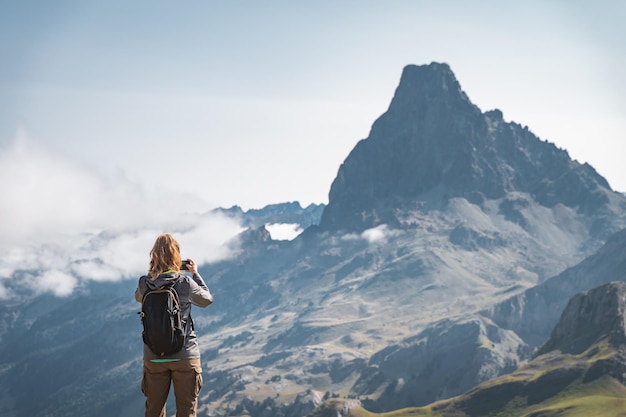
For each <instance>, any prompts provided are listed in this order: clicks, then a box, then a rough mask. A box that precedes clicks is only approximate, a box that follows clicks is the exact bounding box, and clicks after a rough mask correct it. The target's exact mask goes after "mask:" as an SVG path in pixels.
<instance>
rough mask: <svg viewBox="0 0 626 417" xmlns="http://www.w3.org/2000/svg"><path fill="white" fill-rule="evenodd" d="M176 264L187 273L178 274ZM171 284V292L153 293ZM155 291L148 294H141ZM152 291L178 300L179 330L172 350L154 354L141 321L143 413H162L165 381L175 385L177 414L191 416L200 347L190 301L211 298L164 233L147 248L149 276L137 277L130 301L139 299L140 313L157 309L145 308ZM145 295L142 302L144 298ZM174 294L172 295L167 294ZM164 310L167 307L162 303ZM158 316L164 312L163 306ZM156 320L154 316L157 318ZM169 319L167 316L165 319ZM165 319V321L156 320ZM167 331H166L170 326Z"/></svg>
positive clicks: (161, 416) (152, 416)
mask: <svg viewBox="0 0 626 417" xmlns="http://www.w3.org/2000/svg"><path fill="white" fill-rule="evenodd" d="M181 267H182V268H183V269H185V270H186V271H187V272H188V273H190V274H191V276H189V275H188V274H184V273H181V271H180V270H181ZM168 288H171V289H173V291H171V290H168V291H165V292H164V291H155V290H159V289H161V290H163V289H168ZM151 291H155V292H154V293H153V294H152V295H146V294H147V293H150V292H151ZM155 293H161V294H165V293H167V294H166V295H167V296H170V297H171V295H172V294H176V296H177V298H178V300H176V301H177V302H178V303H179V304H180V317H179V318H178V319H179V322H181V323H182V326H181V328H182V329H183V330H182V332H181V331H179V334H182V335H184V339H182V338H181V343H179V346H177V347H174V348H173V350H174V351H175V350H177V349H180V350H178V351H176V352H174V353H171V352H172V350H167V351H165V352H160V353H159V352H156V353H155V352H153V351H152V349H151V348H150V347H149V346H148V345H147V344H146V340H147V339H148V340H149V339H150V337H149V335H146V333H150V332H151V330H150V329H148V328H147V321H144V322H143V323H144V349H143V379H142V382H141V390H142V392H143V393H144V395H145V396H146V413H145V416H146V417H165V408H166V407H165V403H166V401H167V396H168V393H169V390H170V384H172V383H173V385H174V394H175V397H176V416H177V417H192V416H195V415H196V409H197V406H198V395H199V394H200V389H201V388H202V367H201V364H200V349H199V348H198V339H197V336H196V332H195V329H194V326H193V321H192V319H191V305H192V304H194V305H197V306H199V307H207V306H208V305H209V304H211V303H212V302H213V296H212V295H211V292H210V291H209V288H208V287H207V285H206V284H205V282H204V280H203V279H202V277H201V276H200V274H199V273H198V267H197V265H196V263H195V262H194V261H193V259H187V260H185V261H183V260H181V257H180V246H179V244H178V242H177V241H176V240H175V239H174V237H172V235H170V234H169V233H166V234H162V235H160V236H158V237H157V239H156V241H155V242H154V246H153V247H152V250H151V251H150V270H149V274H148V275H144V276H142V277H141V278H139V284H138V285H137V290H136V291H135V299H136V300H137V301H139V302H140V303H142V312H141V313H139V314H141V316H142V321H143V320H144V316H149V315H150V311H152V312H153V311H162V310H158V308H159V306H158V305H157V306H156V309H155V308H153V309H152V310H146V308H147V307H146V303H147V302H148V301H147V300H148V299H151V302H152V303H153V304H154V300H156V299H157V298H158V297H156V296H154V294H155ZM144 296H145V299H146V301H144ZM171 298H176V297H171ZM166 308H167V307H166ZM163 315H168V313H167V309H166V310H165V313H163ZM157 319H158V317H157ZM168 319H169V317H168ZM161 321H164V320H161ZM170 330H171V329H170Z"/></svg>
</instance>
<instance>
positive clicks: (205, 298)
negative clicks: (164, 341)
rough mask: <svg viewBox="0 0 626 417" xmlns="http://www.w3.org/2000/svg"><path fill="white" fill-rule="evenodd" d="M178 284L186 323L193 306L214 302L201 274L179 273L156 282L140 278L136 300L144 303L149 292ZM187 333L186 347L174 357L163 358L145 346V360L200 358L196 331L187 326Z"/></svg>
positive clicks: (148, 278) (202, 305) (165, 275)
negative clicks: (170, 284)
mask: <svg viewBox="0 0 626 417" xmlns="http://www.w3.org/2000/svg"><path fill="white" fill-rule="evenodd" d="M171 282H176V283H175V284H174V289H175V290H176V292H177V293H178V298H179V300H180V308H181V318H182V320H183V321H184V322H188V321H189V318H190V315H191V305H192V304H193V305H196V306H198V307H207V306H208V305H210V304H211V303H212V302H213V295H212V294H211V291H209V287H207V285H206V284H205V283H204V280H203V279H202V277H201V276H200V274H193V276H191V277H190V276H188V275H185V274H181V273H178V272H166V273H163V274H161V275H159V276H158V277H157V278H156V279H155V280H152V278H151V277H150V276H149V275H144V276H142V277H141V278H139V283H138V284H137V290H136V291H135V300H137V301H138V302H140V303H141V302H142V300H143V296H144V294H145V293H146V292H148V290H149V289H150V290H151V289H156V288H159V287H162V286H163V285H166V284H169V283H171ZM186 329H187V333H186V338H185V346H183V348H182V349H181V350H180V352H177V353H175V354H173V355H170V356H167V357H165V358H161V357H159V356H157V355H156V354H155V353H154V352H152V351H151V350H150V348H149V347H148V346H146V345H145V344H144V346H143V358H144V360H153V359H157V358H158V359H195V358H199V357H200V348H199V347H198V338H197V335H196V331H195V329H194V328H193V326H191V325H187V326H186Z"/></svg>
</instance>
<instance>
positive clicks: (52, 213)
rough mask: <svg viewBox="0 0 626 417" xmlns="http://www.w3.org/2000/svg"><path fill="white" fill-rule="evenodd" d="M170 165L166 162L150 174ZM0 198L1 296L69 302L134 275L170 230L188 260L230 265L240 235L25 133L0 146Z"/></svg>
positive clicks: (185, 198) (168, 196)
mask: <svg viewBox="0 0 626 417" xmlns="http://www.w3.org/2000/svg"><path fill="white" fill-rule="evenodd" d="M168 165H169V163H168V162H167V158H164V160H163V162H160V161H155V167H154V168H155V169H160V170H166V169H169V166H168ZM172 169H177V170H180V169H181V165H180V164H176V166H174V167H172ZM183 169H184V167H183ZM0 195H2V199H0V219H1V220H0V298H6V297H10V296H11V294H12V291H13V290H15V289H17V288H24V287H26V288H28V289H31V290H32V291H34V292H36V293H41V292H52V293H54V294H57V295H59V296H65V295H68V294H71V293H72V291H73V290H74V289H75V288H76V287H77V286H78V285H80V284H81V283H82V282H85V281H87V280H95V281H116V280H121V279H125V278H137V277H138V276H139V275H141V274H143V273H144V272H145V271H146V270H147V267H148V262H149V252H150V249H151V247H152V244H153V243H154V239H155V238H156V236H157V235H159V234H161V233H166V232H168V233H172V234H173V235H174V236H175V237H176V239H177V240H178V241H179V243H180V244H181V251H182V255H183V257H190V258H193V259H194V260H196V262H198V263H200V264H202V263H208V262H213V261H216V260H219V259H224V258H226V257H228V256H229V255H230V252H229V249H228V248H227V247H226V246H225V245H224V243H225V242H227V241H228V240H229V239H230V238H232V237H234V236H235V235H236V234H238V233H239V232H240V231H241V230H242V228H241V226H240V225H239V224H237V223H236V222H235V221H234V220H232V219H230V218H227V217H224V216H222V215H217V214H215V215H214V214H209V213H208V207H207V206H206V204H205V203H204V202H202V201H199V200H198V199H196V198H194V197H192V196H189V195H181V194H180V193H178V192H175V191H174V192H172V191H168V190H161V189H160V190H147V189H145V188H143V187H141V186H139V185H137V184H133V183H131V182H129V181H128V180H127V179H125V178H124V177H123V176H121V175H120V176H119V177H117V178H113V179H104V178H102V177H100V176H98V175H96V174H94V173H93V172H92V171H91V170H90V169H88V168H87V167H81V166H79V165H78V164H77V163H75V162H72V161H69V160H67V159H64V158H63V157H61V156H59V155H56V154H54V153H53V152H51V151H49V150H48V149H45V148H44V147H42V146H41V145H40V144H38V143H36V142H34V141H33V140H31V139H29V138H28V137H27V136H26V135H25V134H24V133H23V132H21V133H19V134H18V135H17V137H16V139H15V140H14V141H13V142H12V143H11V144H9V145H8V146H6V147H4V148H0Z"/></svg>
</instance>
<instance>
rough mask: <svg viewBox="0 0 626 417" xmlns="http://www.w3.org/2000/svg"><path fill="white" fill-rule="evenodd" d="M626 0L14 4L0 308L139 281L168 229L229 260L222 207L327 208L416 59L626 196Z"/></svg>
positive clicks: (2, 51)
mask: <svg viewBox="0 0 626 417" xmlns="http://www.w3.org/2000/svg"><path fill="white" fill-rule="evenodd" d="M623 4H626V3H624V2H621V1H565V0H562V1H558V0H553V1H547V0H546V1H536V0H535V1H533V0H531V1H526V2H518V1H491V0H481V1H419V0H413V1H394V0H390V1H384V2H383V1H368V0H364V1H341V0H335V1H323V0H322V1H315V2H312V1H310V2H304V1H262V2H261V1H230V0H229V1H226V0H224V1H211V0H204V1H196V0H189V1H184V2H183V1H178V2H175V1H158V0H150V1H147V0H133V1H119V0H107V1H100V0H98V1H95V0H75V1H67V0H54V1H49V0H23V1H2V2H0V58H1V62H2V65H1V66H0V193H1V194H2V195H3V198H2V199H1V200H0V218H2V222H0V299H2V298H5V297H11V296H12V295H11V294H12V291H14V289H15V286H18V287H19V286H26V287H29V288H32V289H33V290H34V291H38V292H45V291H49V292H53V293H55V294H57V295H61V296H62V295H67V294H70V293H71V292H72V291H73V289H74V288H76V286H79V285H81V283H82V282H84V281H85V280H117V279H123V278H136V277H137V276H138V275H139V274H141V273H142V271H145V269H146V268H147V264H148V253H149V248H150V247H151V245H152V242H153V241H154V238H155V237H156V236H157V235H158V234H159V233H163V232H171V233H174V234H175V236H176V237H177V238H178V239H179V241H180V242H181V246H182V248H183V253H184V254H185V256H190V257H192V258H194V259H195V260H196V261H198V262H200V263H206V262H212V261H215V260H217V259H223V258H225V257H228V256H231V255H232V252H230V251H229V250H227V249H226V246H225V245H224V242H226V241H228V240H229V239H230V238H232V237H233V236H235V235H236V234H237V233H239V232H240V231H241V226H240V225H238V224H237V223H236V222H234V221H232V220H229V219H225V218H220V217H219V216H211V215H207V214H206V213H207V211H208V210H209V209H210V208H212V207H215V206H223V207H228V206H231V205H234V204H238V205H240V206H242V207H243V208H244V209H248V208H260V207H263V206H264V205H266V204H272V203H279V202H286V201H294V200H298V201H300V202H301V203H302V204H303V205H307V204H309V203H326V202H327V196H328V191H329V189H330V185H331V183H332V181H333V179H334V177H335V175H336V173H337V170H338V168H339V166H340V164H341V163H342V162H343V160H344V159H345V158H346V156H347V155H348V153H349V152H350V150H351V149H352V148H353V147H354V146H355V144H356V143H357V142H358V141H359V140H360V139H363V138H365V137H367V135H368V133H369V129H370V127H371V125H372V123H373V122H374V120H375V119H376V118H377V117H379V116H380V115H381V114H382V113H383V112H384V111H385V110H386V109H387V106H388V105H389V102H390V100H391V98H392V96H393V93H394V90H395V88H396V86H397V84H398V81H399V78H400V74H401V72H402V69H403V67H404V66H406V65H408V64H418V65H421V64H428V63H430V62H432V61H438V62H446V63H448V64H449V65H450V66H451V68H452V70H453V71H454V73H455V74H456V76H457V78H458V80H459V82H460V83H461V86H462V87H463V89H464V90H465V92H466V93H467V94H468V96H469V97H470V99H471V100H472V101H473V102H474V104H476V105H477V106H478V107H479V108H481V109H482V110H483V111H487V110H491V109H493V108H499V109H500V110H502V111H503V113H504V118H505V120H507V121H515V122H517V123H520V124H522V125H527V126H529V128H530V129H531V130H532V131H533V132H534V133H535V134H536V135H538V136H539V137H540V138H542V139H547V140H549V141H551V142H554V143H555V144H556V145H557V146H559V147H561V148H565V149H567V150H568V151H569V153H570V155H571V156H572V157H573V158H575V159H578V160H579V161H581V162H589V163H591V164H592V165H593V166H594V167H595V168H596V169H597V170H598V171H599V172H600V173H601V174H602V175H604V176H605V177H606V178H607V179H608V180H609V182H610V184H611V185H612V186H613V188H615V189H617V190H621V191H626V177H625V176H624V175H623V174H624V168H623V158H624V156H623V155H624V147H625V146H624V138H625V137H626V136H625V134H626V118H625V117H624V115H625V110H626V83H625V82H624V79H625V77H624V75H625V72H626V62H624V61H625V60H626V54H624V51H626V45H625V42H626V36H624V35H626V33H625V32H626V30H625V29H624V25H623V22H624V21H626V12H625V7H626V6H624V5H623ZM279 229H281V227H277V228H276V230H279ZM281 230H283V232H285V230H287V232H289V227H286V228H282V229H281ZM287 232H285V233H286V234H289V233H287ZM292 232H294V233H297V231H293V230H292ZM275 237H276V236H275ZM285 237H286V238H289V236H285ZM291 237H293V234H291ZM121 260H122V261H121Z"/></svg>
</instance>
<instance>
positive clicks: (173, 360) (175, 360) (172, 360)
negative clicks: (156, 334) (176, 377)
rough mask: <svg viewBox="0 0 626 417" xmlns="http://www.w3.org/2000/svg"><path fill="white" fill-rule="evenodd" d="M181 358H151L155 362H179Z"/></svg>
mask: <svg viewBox="0 0 626 417" xmlns="http://www.w3.org/2000/svg"><path fill="white" fill-rule="evenodd" d="M179 360H180V359H150V362H155V363H167V362H177V361H179Z"/></svg>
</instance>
